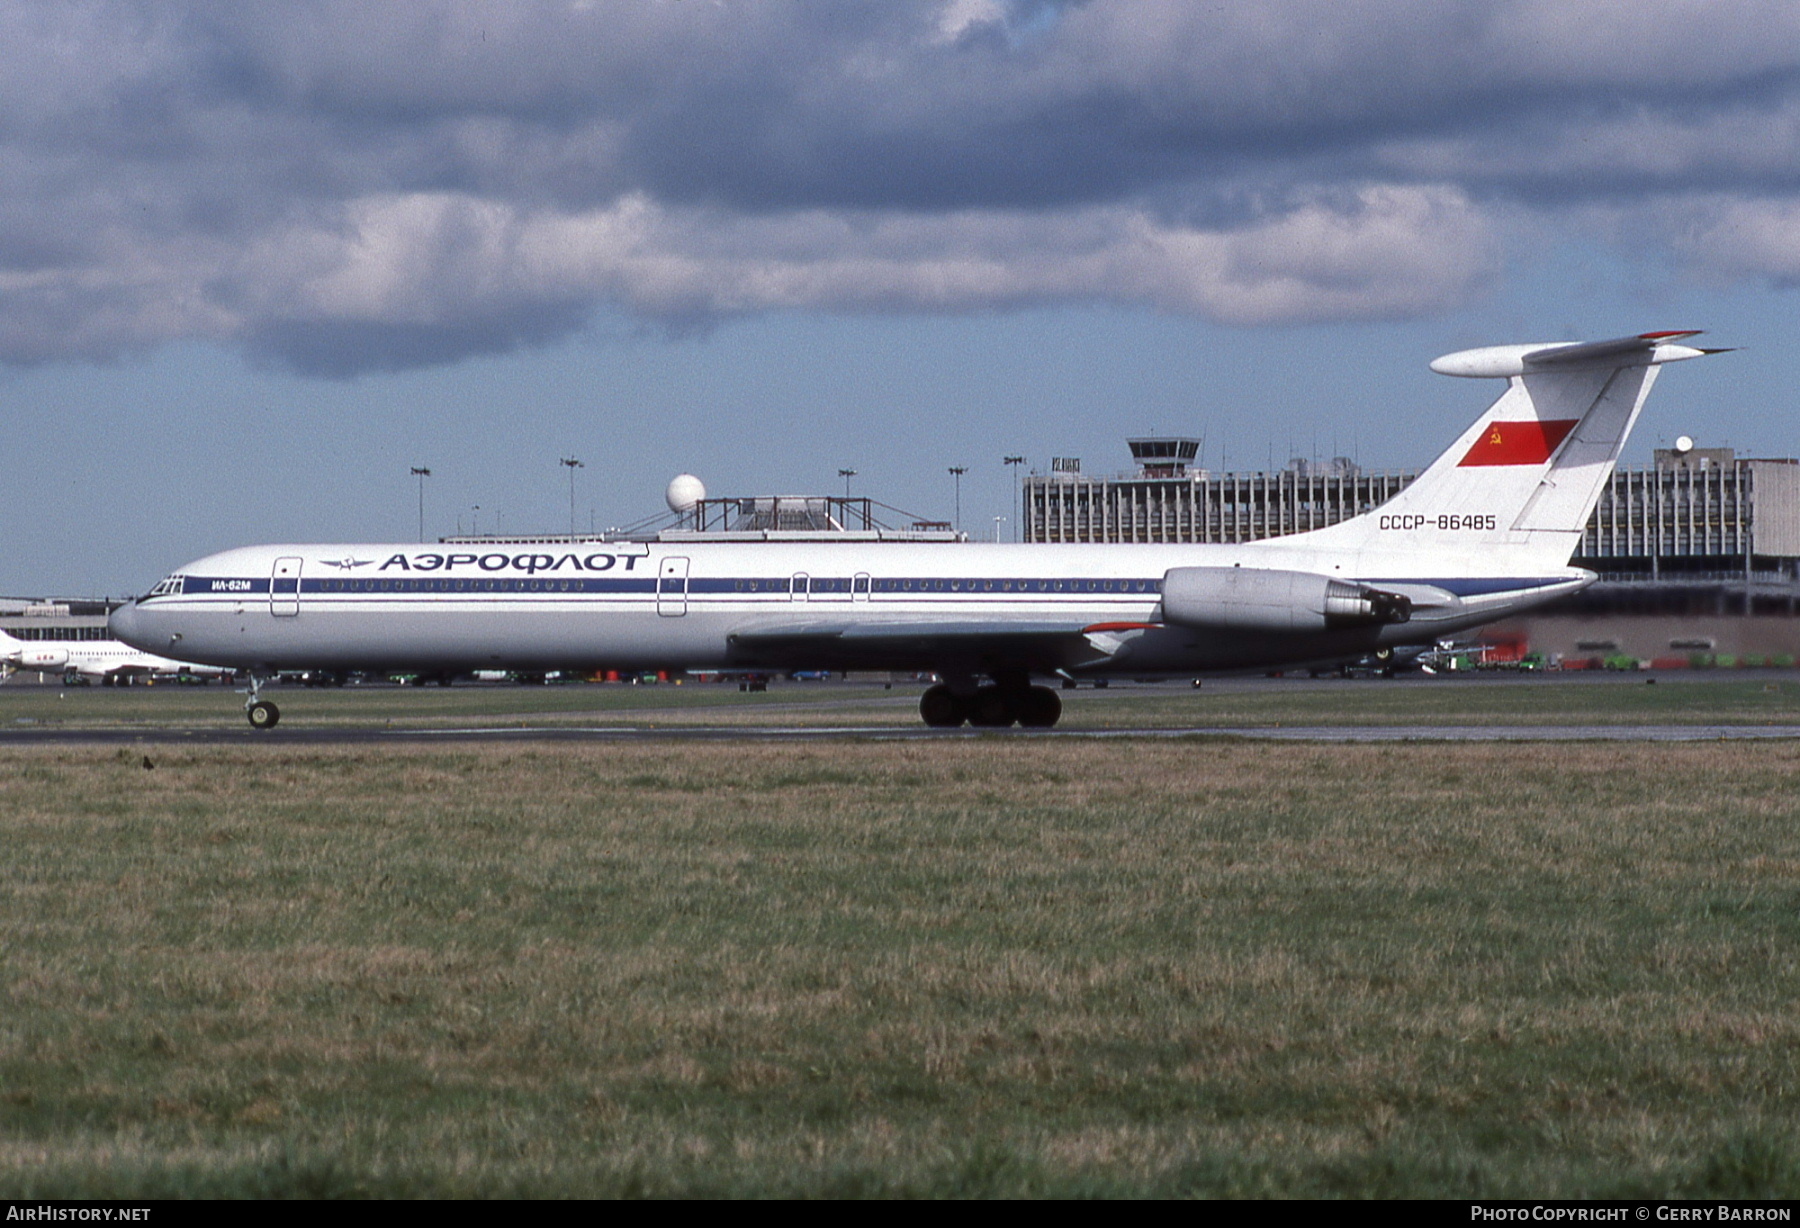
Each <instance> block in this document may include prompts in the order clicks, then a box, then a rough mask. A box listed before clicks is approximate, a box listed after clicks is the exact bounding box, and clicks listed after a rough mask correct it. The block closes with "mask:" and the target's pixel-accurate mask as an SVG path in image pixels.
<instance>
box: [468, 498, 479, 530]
mask: <svg viewBox="0 0 1800 1228" xmlns="http://www.w3.org/2000/svg"><path fill="white" fill-rule="evenodd" d="M469 515H470V522H469V536H470V537H480V536H481V504H479V503H477V504H476V505H475V506H474V507H472V508H470V509H469Z"/></svg>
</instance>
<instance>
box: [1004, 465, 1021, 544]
mask: <svg viewBox="0 0 1800 1228" xmlns="http://www.w3.org/2000/svg"><path fill="white" fill-rule="evenodd" d="M1000 463H1001V464H1003V465H1005V466H1006V467H1007V468H1008V469H1011V470H1012V474H1013V533H1014V536H1015V538H1016V537H1017V535H1018V533H1019V531H1020V530H1021V528H1022V527H1023V525H1024V523H1025V522H1024V521H1022V520H1020V519H1019V466H1020V465H1023V464H1024V463H1025V458H1024V457H1023V456H1003V457H1001V458H1000Z"/></svg>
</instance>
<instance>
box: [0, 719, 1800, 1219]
mask: <svg viewBox="0 0 1800 1228" xmlns="http://www.w3.org/2000/svg"><path fill="white" fill-rule="evenodd" d="M1378 685H1379V684H1377V686H1378ZM684 689H685V688H684ZM1579 689H1580V690H1582V692H1583V694H1584V700H1583V702H1586V700H1585V694H1586V692H1587V691H1590V690H1593V691H1599V690H1612V689H1614V688H1579ZM1644 689H1648V690H1653V691H1655V692H1658V693H1659V695H1660V692H1662V691H1664V690H1671V691H1673V690H1676V689H1678V688H1674V687H1670V688H1662V687H1658V688H1619V691H1620V694H1621V695H1623V694H1625V693H1626V692H1630V693H1631V694H1633V695H1636V694H1640V693H1641V692H1642V690H1644ZM1368 693H1369V694H1371V695H1374V694H1379V691H1378V690H1376V689H1371V690H1370V691H1369V692H1368ZM405 694H406V696H407V698H409V699H410V698H412V697H413V695H412V693H410V692H408V693H405ZM448 694H449V695H450V696H452V697H454V696H455V694H456V693H455V692H454V691H452V692H449V693H448ZM1761 694H1763V692H1761V691H1756V692H1753V693H1751V699H1752V701H1754V697H1755V696H1756V695H1761ZM733 697H735V692H734V693H733ZM1776 697H1778V698H1781V699H1782V700H1783V701H1784V702H1785V701H1786V699H1787V688H1786V687H1783V688H1782V690H1781V691H1780V692H1778V693H1776ZM182 699H183V701H184V702H186V701H187V697H185V696H183V697H182ZM210 699H211V700H212V701H213V702H215V703H219V702H228V697H227V696H223V695H220V694H218V693H217V690H216V688H214V689H213V693H212V694H211V696H210ZM50 702H55V701H54V700H52V701H50ZM1095 702H1096V704H1098V703H1100V702H1102V701H1099V700H1098V699H1097V698H1096V700H1095ZM1105 702H1110V700H1108V701H1105ZM293 711H294V712H295V713H298V711H299V705H298V704H296V705H295V707H294V709H293ZM146 759H147V760H148V763H146ZM1797 771H1800V745H1796V744H1791V743H1786V742H1776V743H1737V744H1709V745H1677V746H1650V745H1637V744H1556V745H1543V744H1540V745H1529V746H1517V745H1512V746H1502V745H1461V746H1451V745H1433V744H1402V745H1386V746H1276V745H1269V744H1261V743H1245V742H1238V741H1224V740H1209V739H1205V738H1194V739H1181V740H1153V739H1145V740H1133V739H1114V740H1108V741H1104V742H1093V741H1079V740H1077V741H1067V740H1065V741H1046V740H1034V739H1030V738H1024V737H1006V738H992V737H990V738H981V739H972V740H962V739H957V740H949V741H941V742H925V743H893V742H861V741H854V740H847V741H841V742H828V743H816V744H815V743H809V744H806V745H803V746H795V745H792V744H778V743H769V742H756V741H743V742H727V743H706V744H701V745H695V744H673V745H671V744H659V743H646V744H629V745H595V744H559V745H540V746H532V745H522V746H521V745H508V746H496V745H473V746H467V747H458V748H454V749H444V748H420V747H416V746H401V747H398V748H386V747H384V748H380V749H365V748H362V747H356V746H349V747H313V746H307V747H298V746H288V747H284V746H282V745H281V744H280V743H279V742H278V741H274V740H271V741H268V742H264V743H260V744H256V745H249V746H242V747H237V746H224V747H173V746H164V745H159V744H156V743H154V742H147V743H145V744H144V745H142V746H138V747H133V748H131V749H129V750H118V749H99V748H80V747H77V748H68V747H59V748H19V747H4V746H0V840H3V841H4V848H5V850H6V851H5V856H4V858H3V860H0V865H3V872H0V896H3V898H4V907H3V908H0V927H3V928H0V949H3V950H4V952H5V960H4V972H5V979H4V989H3V992H4V994H5V998H4V1002H5V1009H4V1012H3V1013H0V1196H8V1197H24V1198H35V1197H47V1196H56V1195H64V1196H118V1197H155V1196H176V1195H228V1196H239V1195H247V1196H281V1195H294V1196H326V1195H377V1196H380V1195H398V1196H405V1195H512V1194H522V1195H543V1196H561V1195H617V1194H624V1195H801V1196H804V1195H887V1196H892V1195H922V1196H985V1195H1080V1194H1089V1195H1106V1196H1133V1195H1345V1196H1400V1195H1438V1196H1498V1195H1529V1196H1550V1195H1561V1196H1573V1195H1610V1196H1674V1195H1687V1196H1709V1197H1710V1196H1732V1195H1740V1196H1759V1195H1762V1196H1768V1195H1779V1196H1784V1197H1792V1196H1795V1195H1796V1194H1800V1153H1797V1152H1796V1142H1797V1134H1796V1127H1795V1124H1794V1123H1795V1122H1796V1120H1800V1016H1797V1015H1796V997H1797V996H1800V878H1797V875H1800V835H1797V833H1796V822H1795V820H1796V811H1797V809H1800V807H1797V806H1796V804H1795V801H1794V789H1793V781H1794V780H1795V777H1796V772H1797Z"/></svg>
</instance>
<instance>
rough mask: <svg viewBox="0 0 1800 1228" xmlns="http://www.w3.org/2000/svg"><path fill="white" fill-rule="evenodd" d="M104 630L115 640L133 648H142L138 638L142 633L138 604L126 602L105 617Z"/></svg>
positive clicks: (141, 619)
mask: <svg viewBox="0 0 1800 1228" xmlns="http://www.w3.org/2000/svg"><path fill="white" fill-rule="evenodd" d="M106 629H107V630H108V631H109V632H111V633H112V637H113V638H114V639H115V640H123V641H124V642H125V643H127V644H130V645H131V646H132V647H133V648H140V649H141V648H143V647H144V645H143V644H140V643H139V642H138V638H139V637H140V636H142V635H143V633H144V615H143V612H142V611H140V610H139V609H138V603H137V602H135V601H128V602H126V603H125V604H124V605H122V606H120V607H119V608H118V609H116V610H114V611H113V612H112V613H111V614H108V615H107V616H106Z"/></svg>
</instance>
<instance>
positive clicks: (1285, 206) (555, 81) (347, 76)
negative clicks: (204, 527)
mask: <svg viewBox="0 0 1800 1228" xmlns="http://www.w3.org/2000/svg"><path fill="white" fill-rule="evenodd" d="M0 37H4V38H5V39H6V40H7V45H8V46H9V48H10V49H11V51H10V54H9V57H8V67H7V69H6V71H5V72H4V74H0V192H4V193H5V202H4V203H5V208H4V209H3V210H0V358H4V359H8V360H11V361H15V362H29V361H37V360H43V359H52V358H58V357H83V356H104V355H109V354H113V353H117V352H121V351H125V350H130V349H134V348H142V347H146V346H153V345H155V344H158V343H160V342H164V341H167V340H171V339H176V338H183V337H205V338H212V339H218V340H225V341H229V342H236V343H240V344H243V345H246V346H248V347H249V348H250V349H251V350H252V351H253V352H255V353H257V354H259V355H262V356H265V357H271V358H273V359H274V360H276V361H284V362H287V363H289V364H290V365H293V366H294V367H296V368H297V369H300V370H304V371H308V372H317V373H325V374H347V373H354V372H356V371H359V370H371V369H373V370H379V369H390V368H393V367H397V366H410V365H421V364H430V363H440V362H450V361H454V360H456V359H457V358H459V357H462V356H464V355H468V354H474V353H484V352H495V351H499V350H505V349H508V348H512V347H516V346H521V345H530V344H534V343H538V342H541V341H543V340H546V339H548V338H552V337H555V336H557V335H560V334H563V333H566V332H567V331H569V330H572V329H576V328H579V327H580V326H581V324H582V321H583V320H584V319H585V318H586V317H587V316H588V315H589V313H591V311H592V310H594V309H595V308H596V307H598V306H602V305H606V306H616V307H620V308H623V309H624V310H627V311H629V312H633V313H636V314H638V315H639V316H641V317H643V318H645V319H648V320H660V321H663V322H665V323H669V324H680V323H691V322H693V321H695V320H702V319H711V318H720V317H725V316H729V315H731V314H734V313H741V312H749V311H757V310H764V309H769V308H793V309H819V310H858V311H919V310H924V311H963V310H978V309H985V308H992V307H1007V306H1016V305H1028V304H1034V303H1046V302H1061V301H1077V300H1082V301H1091V300H1109V301H1118V302H1136V303H1146V304H1151V305H1154V306H1156V307H1159V308H1162V309H1165V310H1169V311H1177V312H1192V313H1196V314H1200V315H1204V316H1206V317H1209V318H1213V319H1218V320H1225V321H1231V322H1236V323H1243V324H1256V323H1267V322H1292V321H1303V320H1343V319H1358V318H1384V317H1386V318H1391V317H1396V316H1406V315H1414V314H1418V313H1422V312H1429V311H1432V310H1436V309H1441V308H1443V307H1445V306H1448V305H1453V304H1455V303H1458V302H1460V301H1463V300H1464V299H1466V298H1467V297H1468V296H1469V295H1471V294H1474V293H1478V292H1479V291H1480V289H1481V288H1482V287H1483V286H1484V285H1486V284H1487V283H1488V282H1489V281H1490V280H1491V278H1492V276H1493V273H1494V270H1495V268H1496V267H1498V265H1499V263H1500V262H1501V260H1502V258H1503V255H1504V251H1505V247H1506V244H1507V243H1508V242H1511V241H1514V240H1515V239H1516V236H1518V235H1519V234H1521V233H1529V232H1531V231H1532V230H1533V229H1539V230H1545V231H1566V230H1567V229H1568V228H1570V227H1576V228H1580V229H1581V230H1582V231H1583V233H1588V234H1591V235H1595V236H1605V235H1608V234H1611V235H1630V236H1631V237H1632V241H1633V242H1635V243H1637V244H1640V245H1641V244H1644V243H1646V242H1649V243H1660V244H1662V245H1664V246H1666V247H1667V248H1668V249H1669V250H1671V251H1673V252H1674V253H1676V254H1677V255H1678V256H1679V257H1680V258H1682V259H1685V260H1687V261H1689V262H1690V263H1691V264H1692V265H1694V266H1696V267H1698V268H1701V269H1704V270H1706V271H1708V272H1710V273H1712V274H1713V275H1716V276H1720V277H1726V278H1730V277H1759V278H1774V279H1776V280H1778V281H1784V282H1791V281H1794V280H1796V279H1800V237H1796V231H1795V228H1794V226H1793V225H1792V224H1791V223H1792V222H1793V221H1794V218H1795V211H1796V201H1797V200H1800V183H1797V180H1800V157H1796V154H1797V153H1800V52H1797V50H1796V49H1797V48H1800V12H1797V11H1796V10H1795V9H1794V8H1793V6H1791V5H1790V4H1787V3H1785V2H1782V3H1772V2H1761V0H1735V2H1731V0H1719V2H1715V3H1700V2H1686V0H1639V2H1636V3H1630V4H1624V3H1589V4H1582V5H1569V4H1566V3H1552V2H1549V0H1541V2H1540V0H1500V2H1497V3H1492V4H1487V5H1482V6H1470V5H1444V4H1441V3H1436V2H1432V3H1424V2H1418V3H1414V2H1409V0H1380V2H1374V0H1370V2H1365V3H1357V2H1355V0H1337V2H1334V3H1329V4H1327V3H1312V2H1310V0H1291V2H1288V3H1274V4H1266V5H1255V6H1252V5H1233V6H1201V5H1196V4H1192V3H1187V2H1177V0H1165V2H1158V0H1142V2H1137V3H1133V2H1129V0H1122V2H1117V3H1088V4H1057V3H1048V2H1036V3H1030V2H1014V3H1006V2H1003V0H932V2H929V3H927V2H924V0H916V2H912V3H900V2H890V3H880V4H875V3H871V4H850V3H838V2H824V0H821V2H820V3H816V4H808V3H796V2H794V0H766V2H763V0H745V2H741V3H740V2H732V0H714V2H708V0H663V2H662V3H655V2H648V3H647V2H644V0H636V2H632V3H599V2H594V3H587V2H573V3H571V2H564V3H542V4H526V3H492V4H485V3H467V4H432V3H425V2H415V3H407V4H392V5H382V4H372V3H367V2H363V3H329V2H324V0H321V2H319V3H313V4H299V3H296V4H289V5H281V6H264V5H242V4H197V3H190V4H182V5H174V4H169V5H158V4H152V3H132V4H107V3H87V4H80V3H70V4H60V5H54V6H40V5H29V4H12V5H7V6H5V7H3V8H0Z"/></svg>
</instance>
